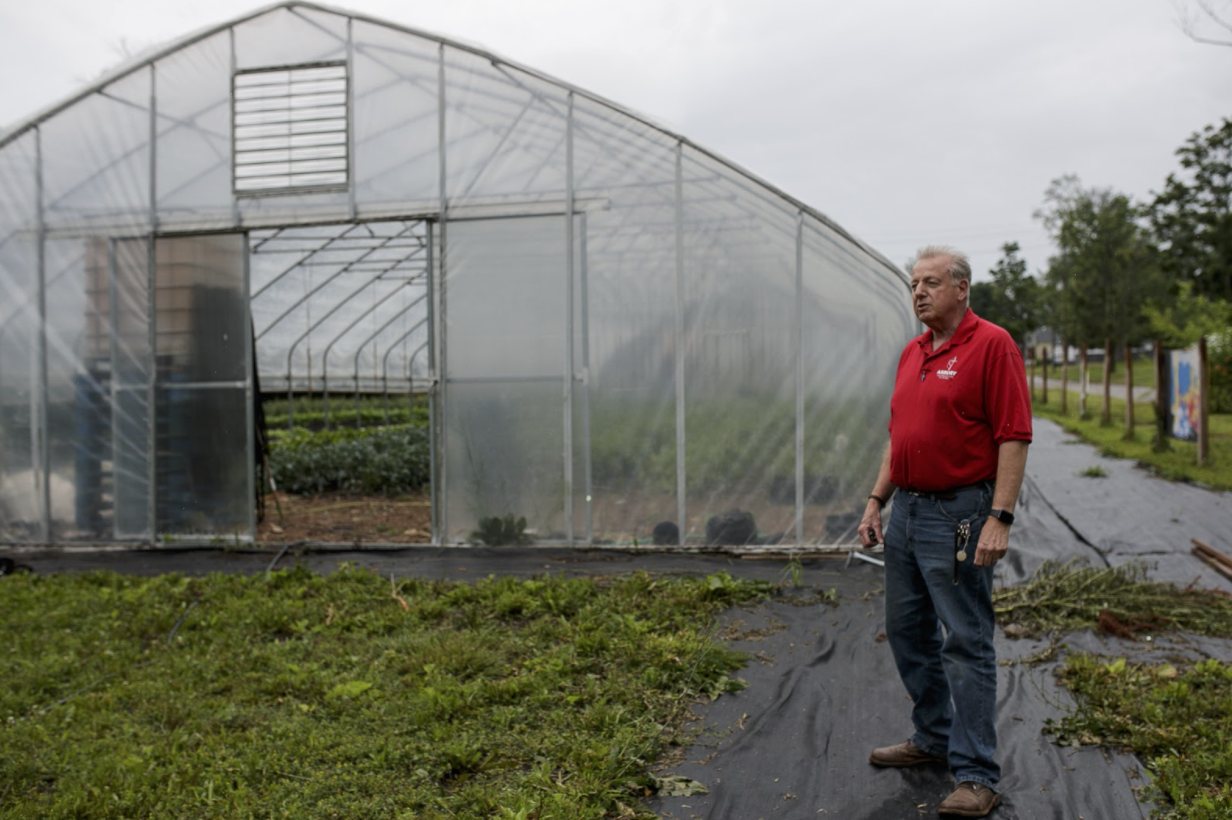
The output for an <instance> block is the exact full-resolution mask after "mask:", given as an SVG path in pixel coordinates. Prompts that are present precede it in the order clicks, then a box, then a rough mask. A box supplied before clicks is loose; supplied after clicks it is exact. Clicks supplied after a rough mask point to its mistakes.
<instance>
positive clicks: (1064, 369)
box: [1061, 336, 1069, 416]
mask: <svg viewBox="0 0 1232 820" xmlns="http://www.w3.org/2000/svg"><path fill="white" fill-rule="evenodd" d="M1068 407H1069V342H1068V341H1067V340H1066V339H1065V337H1064V336H1062V337H1061V415H1062V416H1064V415H1065V414H1066V412H1068Z"/></svg>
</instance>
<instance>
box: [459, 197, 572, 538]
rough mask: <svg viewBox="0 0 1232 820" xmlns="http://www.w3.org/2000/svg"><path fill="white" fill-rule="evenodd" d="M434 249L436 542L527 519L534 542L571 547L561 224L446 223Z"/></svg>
mask: <svg viewBox="0 0 1232 820" xmlns="http://www.w3.org/2000/svg"><path fill="white" fill-rule="evenodd" d="M444 243H445V251H444V254H443V260H442V262H443V272H442V277H441V282H442V287H441V311H442V315H443V317H444V323H443V334H444V344H443V346H442V347H443V351H442V361H441V365H442V372H443V375H444V378H443V382H444V384H443V390H444V397H443V398H444V401H443V402H442V428H441V433H442V438H443V449H444V465H443V470H442V475H441V476H440V477H441V478H442V479H443V482H442V485H441V486H442V487H443V489H444V491H443V493H442V494H441V496H440V498H441V503H442V509H441V512H442V517H441V521H440V522H438V523H439V525H440V527H441V532H440V535H441V537H442V538H443V539H444V540H445V541H446V542H458V541H471V542H486V543H494V539H500V538H513V537H515V536H516V535H517V531H518V523H519V521H520V519H522V518H525V519H526V524H525V533H526V535H528V536H530V537H532V538H534V539H535V540H544V541H561V540H565V541H570V540H573V534H572V530H573V526H572V519H573V518H574V517H575V516H574V512H573V508H574V507H575V506H576V504H575V503H574V499H573V497H572V496H574V495H576V494H575V493H574V492H573V490H572V486H573V483H574V482H573V480H572V477H573V475H574V473H576V472H579V470H576V469H574V467H573V465H572V464H570V465H568V470H567V469H566V468H567V465H566V461H565V455H564V454H565V453H566V452H567V451H569V450H570V449H572V450H573V451H577V450H578V449H579V448H577V447H575V446H572V440H573V437H572V428H573V426H574V425H573V424H572V423H571V421H570V423H567V419H571V416H570V410H571V406H572V403H571V401H570V399H569V396H570V392H569V391H567V390H566V389H565V388H566V373H569V372H571V369H570V368H567V367H566V361H567V360H568V359H570V358H571V356H570V351H571V350H572V349H573V347H574V346H573V345H571V344H569V338H568V336H569V333H570V326H571V325H573V326H574V327H577V326H579V325H580V323H577V322H570V321H569V317H568V315H567V314H568V310H567V306H568V303H569V299H568V294H569V293H570V288H569V287H568V277H569V275H570V266H569V265H567V263H566V258H567V244H568V243H567V237H566V236H565V231H564V222H563V220H562V218H561V217H560V216H551V217H526V218H510V219H492V220H477V221H467V222H450V223H449V224H448V225H447V228H446V235H445V239H444ZM574 332H575V333H576V332H577V331H576V330H575V331H574ZM569 381H570V383H571V382H572V379H570V380H569ZM575 415H576V414H575ZM578 486H581V484H579V485H578ZM566 508H569V513H568V514H566ZM506 521H508V522H509V523H511V524H513V525H514V531H513V532H510V531H509V530H508V528H506V531H505V532H504V533H503V534H502V533H501V532H500V528H499V527H498V526H497V523H498V522H501V523H503V522H506ZM481 533H482V534H486V535H487V536H488V537H483V536H481ZM507 542H508V541H506V543H507Z"/></svg>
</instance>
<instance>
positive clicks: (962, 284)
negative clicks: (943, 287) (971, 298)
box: [958, 279, 971, 302]
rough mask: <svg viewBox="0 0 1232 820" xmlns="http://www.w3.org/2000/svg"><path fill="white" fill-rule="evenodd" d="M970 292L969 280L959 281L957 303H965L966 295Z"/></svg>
mask: <svg viewBox="0 0 1232 820" xmlns="http://www.w3.org/2000/svg"><path fill="white" fill-rule="evenodd" d="M970 291H971V280H970V279H959V280H958V299H959V301H962V302H965V301H967V295H968V294H969V293H970Z"/></svg>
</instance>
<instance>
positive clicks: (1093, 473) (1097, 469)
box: [1078, 464, 1108, 478]
mask: <svg viewBox="0 0 1232 820" xmlns="http://www.w3.org/2000/svg"><path fill="white" fill-rule="evenodd" d="M1078 475H1080V476H1082V477H1083V478H1107V477H1108V473H1107V471H1106V470H1104V468H1103V467H1101V466H1099V465H1098V464H1096V465H1094V466H1091V467H1087V468H1086V469H1085V470H1083V471H1082V472H1080V473H1079V474H1078Z"/></svg>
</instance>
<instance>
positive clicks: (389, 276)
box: [248, 219, 434, 494]
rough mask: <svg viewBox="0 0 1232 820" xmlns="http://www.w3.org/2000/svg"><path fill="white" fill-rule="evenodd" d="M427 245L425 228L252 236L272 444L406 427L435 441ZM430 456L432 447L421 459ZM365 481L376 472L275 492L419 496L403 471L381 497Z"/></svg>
mask: <svg viewBox="0 0 1232 820" xmlns="http://www.w3.org/2000/svg"><path fill="white" fill-rule="evenodd" d="M432 235H433V234H432V223H431V222H429V221H427V220H425V219H387V220H377V221H368V222H347V223H335V224H324V225H298V226H287V227H277V228H260V229H256V228H254V229H252V230H250V231H249V232H248V241H249V252H248V263H249V270H250V273H249V276H250V290H249V292H250V294H251V296H250V299H249V304H250V310H251V312H252V338H253V344H254V354H253V359H254V361H255V362H256V373H257V379H258V385H259V388H258V389H259V393H260V397H261V399H262V401H261V402H260V404H259V408H260V409H261V410H262V412H263V415H264V419H265V421H266V423H267V424H268V427H269V429H270V431H271V433H272V435H278V433H277V432H273V431H279V430H286V431H289V430H292V429H295V428H300V429H304V430H308V431H311V432H319V431H322V430H331V431H334V430H336V431H339V435H343V434H344V432H343V431H345V430H346V429H347V428H350V429H353V430H356V431H358V430H365V433H363V434H358V433H357V435H368V434H379V433H389V432H393V431H391V430H388V429H386V430H378V429H376V428H391V427H399V426H405V425H410V424H415V425H421V426H422V432H423V434H424V435H425V436H428V435H429V430H430V425H428V424H426V423H424V418H423V417H424V413H423V407H424V405H425V404H427V403H428V402H429V401H430V399H431V390H432V384H433V380H432V374H433V373H434V364H433V355H434V350H433V347H432V344H431V340H432V332H433V323H432V305H431V294H432V282H431V270H432V258H433V253H432V241H433V240H432ZM257 426H258V427H260V426H261V425H260V424H258V425H257ZM431 449H432V446H431V443H429V445H428V446H427V447H425V448H423V450H424V451H425V452H430V451H431ZM393 457H396V454H393ZM408 458H409V456H408ZM365 466H370V465H365ZM275 472H276V470H275ZM361 472H371V471H366V470H358V469H344V470H342V471H341V472H339V471H334V473H335V474H334V475H332V477H331V476H326V475H324V474H322V475H317V474H312V475H297V476H296V477H295V478H296V479H297V480H301V481H302V483H301V484H300V485H298V486H292V485H290V484H287V483H285V482H284V483H281V484H279V487H278V488H279V489H286V490H288V491H290V492H298V493H317V492H331V491H344V492H347V491H350V492H354V491H358V492H365V493H369V494H398V493H402V492H408V491H413V490H419V489H422V487H421V486H416V487H409V486H404V484H405V482H406V481H408V480H410V479H409V478H408V475H409V474H411V473H414V472H415V471H409V470H398V471H397V472H398V475H397V476H392V477H391V480H395V481H398V482H402V483H399V484H397V485H396V486H394V485H389V486H385V485H382V486H379V487H374V486H369V485H370V484H371V483H372V482H373V481H376V480H377V479H379V476H375V477H374V476H360V475H359V473H361ZM377 472H380V470H377ZM430 473H431V469H430V468H429V467H425V468H424V469H423V470H422V471H421V472H420V473H419V474H420V475H422V476H424V477H425V479H424V480H425V482H426V483H429V484H430V482H431V478H430ZM412 477H413V476H412ZM321 481H326V482H327V483H325V484H321V483H319V482H321ZM360 484H362V485H363V486H360ZM265 489H268V488H267V487H263V488H262V490H265ZM429 489H430V488H429Z"/></svg>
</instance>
